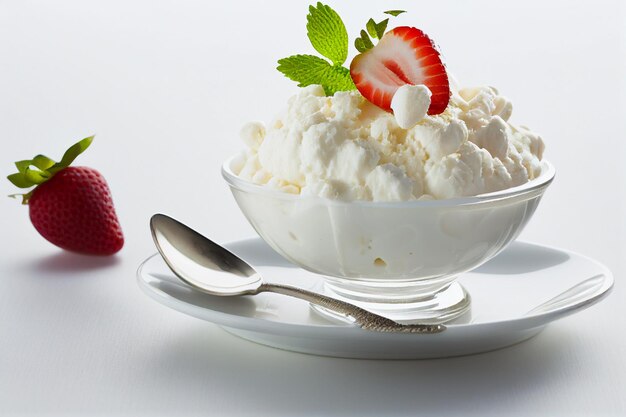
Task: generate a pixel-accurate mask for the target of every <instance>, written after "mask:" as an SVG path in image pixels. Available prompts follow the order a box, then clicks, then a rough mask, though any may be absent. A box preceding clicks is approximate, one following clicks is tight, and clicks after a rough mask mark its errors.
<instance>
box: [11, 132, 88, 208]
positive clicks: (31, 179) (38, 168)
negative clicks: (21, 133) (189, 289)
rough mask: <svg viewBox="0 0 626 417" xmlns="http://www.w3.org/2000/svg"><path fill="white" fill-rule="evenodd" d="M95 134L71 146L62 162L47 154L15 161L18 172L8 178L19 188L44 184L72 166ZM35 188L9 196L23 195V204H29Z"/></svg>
mask: <svg viewBox="0 0 626 417" xmlns="http://www.w3.org/2000/svg"><path fill="white" fill-rule="evenodd" d="M93 138H94V137H93V136H89V137H86V138H85V139H82V140H80V141H78V142H76V143H75V144H74V145H72V146H70V147H69V149H68V150H67V151H65V153H64V154H63V157H62V158H61V162H55V161H54V160H52V159H50V158H48V157H47V156H45V155H36V156H35V157H34V158H33V159H24V160H21V161H17V162H15V167H16V168H17V172H16V173H14V174H11V175H9V176H7V179H8V180H9V181H11V183H13V185H15V186H16V187H18V188H30V187H33V186H37V185H39V184H43V183H44V182H46V181H48V180H49V179H50V178H52V177H53V176H54V174H56V173H57V172H59V171H61V170H62V169H64V168H67V167H68V166H70V164H71V163H72V162H74V160H75V159H76V157H78V155H80V154H81V153H83V152H84V151H85V149H87V148H88V147H89V145H91V143H92V142H93ZM33 191H34V189H33V190H31V191H30V192H28V193H25V194H12V195H10V196H9V197H14V198H16V197H17V196H19V195H21V196H22V204H28V200H29V199H30V197H31V196H32V193H33Z"/></svg>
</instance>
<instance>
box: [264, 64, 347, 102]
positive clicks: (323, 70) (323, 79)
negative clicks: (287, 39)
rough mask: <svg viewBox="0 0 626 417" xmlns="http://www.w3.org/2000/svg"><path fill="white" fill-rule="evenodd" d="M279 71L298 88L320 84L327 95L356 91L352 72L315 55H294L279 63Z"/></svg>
mask: <svg viewBox="0 0 626 417" xmlns="http://www.w3.org/2000/svg"><path fill="white" fill-rule="evenodd" d="M276 69H277V70H278V71H280V72H282V73H283V74H285V76H286V77H287V78H289V79H291V80H293V81H296V82H297V83H298V87H306V86H307V85H312V84H320V85H321V86H322V87H323V88H324V92H325V93H326V95H333V94H334V93H335V92H337V91H349V90H354V89H355V88H356V87H355V86H354V82H353V81H352V78H351V77H350V70H348V69H347V68H344V67H342V66H340V65H331V64H330V63H329V62H328V61H326V60H325V59H322V58H319V57H316V56H314V55H293V56H290V57H287V58H283V59H281V60H279V61H278V67H277V68H276Z"/></svg>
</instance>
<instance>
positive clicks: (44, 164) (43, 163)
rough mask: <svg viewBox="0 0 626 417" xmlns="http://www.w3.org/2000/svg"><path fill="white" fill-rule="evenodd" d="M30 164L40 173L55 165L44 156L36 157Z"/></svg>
mask: <svg viewBox="0 0 626 417" xmlns="http://www.w3.org/2000/svg"><path fill="white" fill-rule="evenodd" d="M30 162H31V165H34V166H36V167H37V168H39V169H40V170H42V171H46V170H47V169H49V168H50V167H52V166H53V165H54V164H55V163H56V162H54V161H53V160H52V159H50V158H48V157H47V156H45V155H37V156H35V157H34V158H33V160H32V161H30ZM18 169H19V168H18Z"/></svg>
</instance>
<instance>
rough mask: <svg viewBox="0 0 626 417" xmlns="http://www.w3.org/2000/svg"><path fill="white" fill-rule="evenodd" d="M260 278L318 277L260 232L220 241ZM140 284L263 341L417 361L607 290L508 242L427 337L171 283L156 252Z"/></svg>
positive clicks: (585, 272)
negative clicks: (464, 308)
mask: <svg viewBox="0 0 626 417" xmlns="http://www.w3.org/2000/svg"><path fill="white" fill-rule="evenodd" d="M226 246H227V247H228V248H229V249H230V250H231V251H233V252H235V253H236V254H237V255H239V256H241V257H242V258H243V259H245V260H246V261H247V262H249V263H250V264H251V265H252V266H253V267H254V268H255V269H257V270H258V271H259V272H260V273H261V274H262V275H263V277H264V279H265V280H266V281H268V282H276V283H285V284H290V285H295V286H300V287H303V288H313V289H319V288H321V287H320V284H321V280H320V278H319V276H317V275H315V274H313V273H310V272H307V271H304V270H302V269H300V268H298V267H296V266H294V265H292V264H290V263H289V262H287V261H286V260H284V259H283V258H282V257H280V256H279V255H278V254H276V253H275V252H274V251H273V250H272V249H271V248H270V247H269V246H267V244H265V243H264V242H263V241H262V240H261V239H260V238H254V239H247V240H242V241H237V242H232V243H231V244H228V245H226ZM137 278H138V282H139V286H140V287H141V289H142V290H143V291H144V292H145V293H146V294H147V295H149V296H150V297H151V298H153V299H154V300H156V301H158V302H160V303H161V304H164V305H166V306H168V307H171V308H173V309H175V310H178V311H180V312H183V313H186V314H189V315H191V316H194V317H197V318H200V319H203V320H207V321H209V322H212V323H215V324H217V325H219V326H221V327H223V328H224V329H225V330H227V331H228V332H230V333H232V334H235V335H237V336H240V337H242V338H245V339H248V340H251V341H253V342H257V343H261V344H264V345H268V346H273V347H277V348H281V349H287V350H293V351H296V352H303V353H310V354H316V355H326V356H337V357H349V358H378V359H417V358H436V357H446V356H457V355H468V354H472V353H478V352H484V351H488V350H493V349H498V348H502V347H505V346H509V345H512V344H514V343H518V342H521V341H523V340H526V339H528V338H530V337H532V336H534V335H536V334H537V333H539V332H540V331H541V330H542V329H543V328H544V327H545V326H546V325H547V324H548V323H550V322H551V321H554V320H556V319H559V318H561V317H564V316H566V315H569V314H572V313H574V312H577V311H580V310H583V309H585V308H587V307H588V306H590V305H591V304H593V303H595V302H597V301H599V300H600V299H602V298H603V297H604V296H606V295H607V294H608V293H609V291H610V289H611V288H612V286H613V276H612V274H611V272H610V271H609V270H608V269H607V268H606V267H605V266H603V265H601V264H599V263H598V262H596V261H594V260H591V259H589V258H587V257H584V256H581V255H578V254H575V253H571V252H568V251H564V250H560V249H555V248H549V247H546V246H540V245H536V244H532V243H525V242H515V243H513V244H512V245H511V246H510V247H509V248H507V249H506V250H505V251H503V252H502V253H501V254H499V255H498V256H497V257H495V258H494V259H493V260H491V261H490V262H488V263H487V264H485V265H483V266H482V267H480V268H478V269H476V270H474V271H472V272H469V273H467V274H464V275H462V276H461V277H460V278H459V281H460V282H461V283H462V284H463V286H464V287H465V288H466V289H467V290H468V291H469V293H470V294H471V296H472V310H471V312H470V314H468V315H466V316H465V317H462V318H460V319H458V320H456V321H455V322H454V323H451V324H449V325H448V328H447V329H446V331H444V332H443V333H440V334H435V335H420V334H396V333H375V332H369V331H366V330H362V329H360V328H357V327H354V326H352V325H350V324H348V323H343V322H339V321H337V322H335V321H330V320H329V319H327V318H325V317H323V316H321V315H320V314H318V313H316V312H315V311H313V310H312V309H311V308H310V306H309V304H308V303H306V302H304V301H302V300H298V299H294V298H291V297H285V296H281V295H278V294H272V293H262V294H259V295H256V296H253V297H251V296H244V297H215V296H210V295H207V294H202V293H199V292H197V291H194V290H192V289H191V288H189V287H188V286H186V285H185V284H183V283H182V282H181V281H179V280H178V279H177V278H176V277H175V276H174V275H173V274H172V272H171V271H170V270H169V269H168V268H167V266H166V265H165V263H164V262H163V260H162V259H161V257H160V256H158V255H153V256H151V257H150V258H148V259H147V260H146V261H145V262H144V263H142V265H141V266H140V267H139V270H138V272H137Z"/></svg>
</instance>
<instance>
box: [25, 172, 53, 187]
mask: <svg viewBox="0 0 626 417" xmlns="http://www.w3.org/2000/svg"><path fill="white" fill-rule="evenodd" d="M24 176H25V177H26V179H27V180H28V181H31V182H32V183H34V184H41V183H44V182H46V181H47V180H49V179H50V177H51V175H50V174H48V173H47V172H43V171H39V170H34V169H27V170H26V172H25V173H24Z"/></svg>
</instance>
